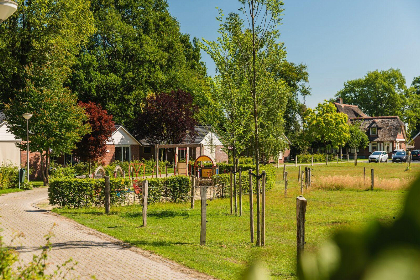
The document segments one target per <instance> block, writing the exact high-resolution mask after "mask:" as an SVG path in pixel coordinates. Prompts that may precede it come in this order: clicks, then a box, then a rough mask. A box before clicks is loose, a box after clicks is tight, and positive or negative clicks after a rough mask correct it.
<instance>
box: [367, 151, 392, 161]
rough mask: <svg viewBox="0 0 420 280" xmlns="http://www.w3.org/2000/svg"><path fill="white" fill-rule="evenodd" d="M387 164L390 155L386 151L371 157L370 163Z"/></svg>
mask: <svg viewBox="0 0 420 280" xmlns="http://www.w3.org/2000/svg"><path fill="white" fill-rule="evenodd" d="M381 161H383V162H387V161H388V153H387V152H385V151H376V152H373V153H372V154H371V155H370V156H369V162H381Z"/></svg>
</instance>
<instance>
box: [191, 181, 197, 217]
mask: <svg viewBox="0 0 420 280" xmlns="http://www.w3.org/2000/svg"><path fill="white" fill-rule="evenodd" d="M191 181H192V182H191V183H192V184H191V209H194V196H195V184H196V178H195V176H194V175H193V176H191Z"/></svg>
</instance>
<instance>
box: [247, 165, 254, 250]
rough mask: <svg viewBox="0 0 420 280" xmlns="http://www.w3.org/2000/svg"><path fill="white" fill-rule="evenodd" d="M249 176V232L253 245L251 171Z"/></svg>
mask: <svg viewBox="0 0 420 280" xmlns="http://www.w3.org/2000/svg"><path fill="white" fill-rule="evenodd" d="M248 174H249V229H250V232H251V243H254V205H253V204H254V202H253V195H252V192H253V191H252V171H251V169H250V170H249V171H248Z"/></svg>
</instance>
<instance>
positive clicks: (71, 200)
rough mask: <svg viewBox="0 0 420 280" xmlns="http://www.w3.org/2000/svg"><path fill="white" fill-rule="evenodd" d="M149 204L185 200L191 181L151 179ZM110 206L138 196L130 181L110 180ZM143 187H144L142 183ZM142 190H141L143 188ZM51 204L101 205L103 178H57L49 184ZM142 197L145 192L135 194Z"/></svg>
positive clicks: (74, 206) (74, 205) (174, 178)
mask: <svg viewBox="0 0 420 280" xmlns="http://www.w3.org/2000/svg"><path fill="white" fill-rule="evenodd" d="M148 181H149V191H148V202H149V203H153V202H158V201H173V202H177V201H183V200H186V199H188V197H189V193H190V180H189V178H188V177H185V176H172V177H168V178H153V179H148ZM110 183H111V184H110V189H111V192H110V197H111V204H112V205H115V204H122V203H124V202H125V201H126V200H127V198H128V196H130V195H136V194H135V192H134V189H133V187H132V184H131V182H130V180H129V179H125V178H111V179H110ZM140 187H141V184H140ZM140 189H141V188H140ZM48 197H49V201H50V204H52V205H59V206H62V207H64V206H66V207H72V208H80V207H90V206H101V205H103V202H104V199H105V180H104V179H74V178H58V179H53V180H51V182H50V186H49V188H48ZM136 197H137V198H138V199H141V198H142V192H141V191H140V193H139V194H138V195H136Z"/></svg>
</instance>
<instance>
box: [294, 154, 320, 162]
mask: <svg viewBox="0 0 420 280" xmlns="http://www.w3.org/2000/svg"><path fill="white" fill-rule="evenodd" d="M312 156H313V157H314V162H325V161H326V160H327V159H326V156H325V154H313V155H311V154H304V155H298V163H311V161H312Z"/></svg>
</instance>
